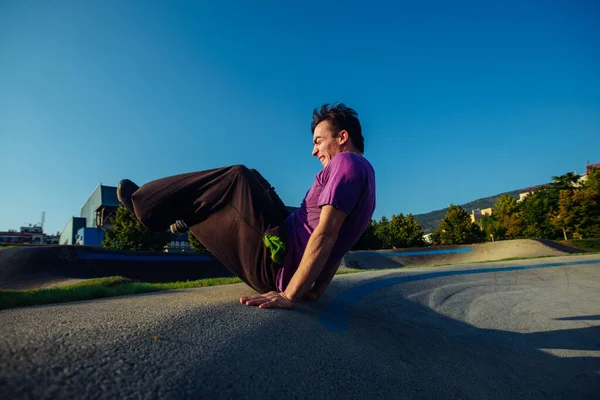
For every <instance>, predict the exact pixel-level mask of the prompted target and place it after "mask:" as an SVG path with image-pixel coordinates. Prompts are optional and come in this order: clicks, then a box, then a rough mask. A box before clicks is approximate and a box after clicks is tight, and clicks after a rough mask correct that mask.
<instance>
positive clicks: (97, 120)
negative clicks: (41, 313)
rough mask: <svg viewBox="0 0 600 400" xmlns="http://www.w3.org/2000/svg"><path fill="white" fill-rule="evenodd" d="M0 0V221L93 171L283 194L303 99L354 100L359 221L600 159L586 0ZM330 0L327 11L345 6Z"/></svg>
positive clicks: (591, 11)
mask: <svg viewBox="0 0 600 400" xmlns="http://www.w3.org/2000/svg"><path fill="white" fill-rule="evenodd" d="M490 3H491V2H488V1H467V2H464V1H456V2H449V1H445V0H444V1H442V0H439V1H433V2H430V1H422V2H415V1H411V2H391V1H390V2H378V1H368V2H324V1H315V2H312V1H311V2H309V1H300V2H294V3H293V5H292V3H291V2H285V1H270V2H265V1H256V2H254V1H228V2H219V1H212V2H201V1H190V2H183V1H178V2H167V1H163V2H157V1H139V2H134V1H125V2H123V1H97V2H91V1H61V2H54V1H29V0H4V1H2V2H0V160H1V168H0V190H1V196H0V230H7V229H9V228H10V229H18V228H19V226H21V225H22V224H24V223H36V222H38V221H39V219H40V215H41V212H42V211H45V212H46V225H45V230H46V231H47V232H50V233H54V232H56V231H59V230H62V229H63V227H64V226H65V224H66V223H67V221H68V219H69V218H70V217H71V216H78V215H79V212H80V209H81V206H82V205H83V203H84V202H85V201H86V200H87V198H88V197H89V195H90V193H91V192H92V191H93V190H94V188H95V187H96V186H97V185H98V183H100V182H102V183H103V184H105V185H113V186H116V185H117V183H118V182H119V180H120V179H121V178H124V177H128V178H131V179H133V180H135V181H136V182H138V183H140V184H141V183H144V182H147V181H150V180H153V179H156V178H160V177H163V176H167V175H172V174H177V173H183V172H190V171H195V170H201V169H207V168H214V167H219V166H225V165H231V164H246V165H248V166H250V167H253V168H257V169H258V170H260V171H261V172H262V173H263V175H264V176H265V177H267V179H269V180H270V181H271V182H272V184H273V185H274V186H275V187H276V189H277V191H278V192H279V194H280V196H281V197H282V199H283V200H284V202H285V203H286V204H288V205H298V204H299V203H300V201H301V200H302V198H303V196H304V194H305V193H306V191H307V190H308V188H309V187H310V185H311V183H312V181H313V178H314V175H315V174H316V173H317V172H318V171H319V169H320V168H321V164H320V163H319V161H318V160H317V159H316V158H314V157H312V156H311V149H312V146H311V139H312V138H311V133H310V122H311V113H312V110H313V109H314V108H315V107H317V106H320V105H321V104H323V103H325V102H344V103H346V104H347V105H348V106H351V107H353V108H355V109H356V110H357V111H358V113H359V116H360V119H361V122H362V124H363V130H364V134H365V144H366V152H365V156H366V157H367V158H368V159H369V160H370V161H371V162H372V164H373V166H374V167H375V170H376V176H377V209H376V211H375V216H374V217H375V218H377V219H379V218H380V217H381V216H382V215H386V216H388V217H390V216H391V215H392V214H398V213H400V212H402V213H405V214H406V213H413V214H419V213H424V212H428V211H431V210H435V209H440V208H444V207H447V206H448V205H449V204H450V203H451V202H452V203H455V204H462V203H465V202H468V201H471V200H474V199H477V198H481V197H486V196H490V195H494V194H497V193H500V192H504V191H509V190H514V189H520V188H523V187H527V186H531V185H535V184H540V183H545V182H547V181H549V180H550V177H551V176H552V175H560V174H563V173H565V172H567V171H573V170H575V171H577V172H578V173H582V172H584V169H585V163H586V160H589V161H590V162H600V151H599V150H600V72H599V71H600V24H598V20H599V17H600V6H599V3H598V2H597V1H595V0H591V1H562V2H555V1H541V0H540V1H535V2H532V1H526V0H525V1H512V0H511V1H502V2H497V4H495V5H492V4H490ZM342 4H343V6H342Z"/></svg>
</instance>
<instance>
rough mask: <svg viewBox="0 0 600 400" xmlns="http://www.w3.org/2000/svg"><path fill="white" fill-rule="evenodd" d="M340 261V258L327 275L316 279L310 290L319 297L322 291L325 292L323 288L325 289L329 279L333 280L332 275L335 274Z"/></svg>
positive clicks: (329, 281)
mask: <svg viewBox="0 0 600 400" xmlns="http://www.w3.org/2000/svg"><path fill="white" fill-rule="evenodd" d="M341 262H342V261H341V260H340V262H338V263H337V264H336V265H335V266H334V267H333V268H331V270H330V271H329V273H328V274H327V276H325V277H323V278H321V279H317V280H316V281H315V285H314V286H313V287H312V288H311V289H310V291H311V292H313V293H317V294H318V295H319V297H321V296H322V295H323V293H325V290H326V289H327V287H328V286H329V284H330V283H331V281H332V280H333V277H334V276H335V273H336V272H337V270H338V268H339V267H340V264H341Z"/></svg>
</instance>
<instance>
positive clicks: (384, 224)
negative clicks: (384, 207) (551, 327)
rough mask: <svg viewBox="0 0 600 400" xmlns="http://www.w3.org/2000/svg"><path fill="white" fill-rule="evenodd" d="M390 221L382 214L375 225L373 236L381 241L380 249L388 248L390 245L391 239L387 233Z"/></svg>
mask: <svg viewBox="0 0 600 400" xmlns="http://www.w3.org/2000/svg"><path fill="white" fill-rule="evenodd" d="M389 224H390V221H389V220H388V219H387V217H386V216H385V215H384V216H383V217H381V220H380V221H379V222H378V223H377V226H376V227H375V237H376V238H377V239H378V240H379V242H380V243H381V248H382V249H389V248H391V247H392V240H391V237H390V234H389Z"/></svg>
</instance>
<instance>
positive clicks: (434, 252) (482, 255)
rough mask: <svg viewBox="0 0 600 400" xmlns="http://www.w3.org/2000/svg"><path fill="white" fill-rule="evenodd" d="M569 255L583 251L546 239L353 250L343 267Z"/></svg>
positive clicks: (392, 265)
mask: <svg viewBox="0 0 600 400" xmlns="http://www.w3.org/2000/svg"><path fill="white" fill-rule="evenodd" d="M572 253H585V252H583V251H581V250H577V249H573V248H571V247H567V246H562V245H559V244H557V243H555V242H552V241H549V240H534V239H518V240H504V241H498V242H489V243H480V244H472V245H461V246H432V247H423V248H410V249H393V250H377V251H353V252H349V253H348V254H347V255H346V257H345V259H344V263H345V266H346V267H347V268H356V269H369V270H371V269H387V268H402V267H407V266H432V265H440V264H465V263H473V262H484V261H497V260H504V259H509V258H528V257H542V256H561V255H567V254H572Z"/></svg>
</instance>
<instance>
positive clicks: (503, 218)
mask: <svg viewBox="0 0 600 400" xmlns="http://www.w3.org/2000/svg"><path fill="white" fill-rule="evenodd" d="M492 216H493V218H492V220H491V221H492V222H493V224H494V226H493V227H492V228H491V229H490V230H493V231H494V233H493V234H494V239H495V240H502V239H517V238H519V237H521V235H522V234H523V219H522V217H521V214H520V212H519V205H518V203H517V200H515V198H514V197H512V196H510V195H507V194H503V195H501V196H500V197H499V198H498V200H497V201H496V204H494V207H493V209H492ZM490 233H491V232H490Z"/></svg>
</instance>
